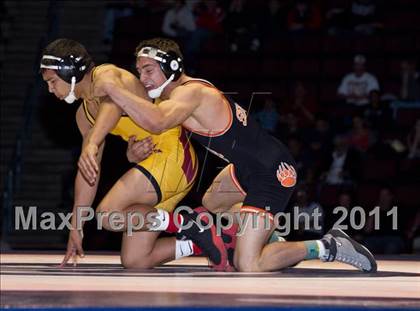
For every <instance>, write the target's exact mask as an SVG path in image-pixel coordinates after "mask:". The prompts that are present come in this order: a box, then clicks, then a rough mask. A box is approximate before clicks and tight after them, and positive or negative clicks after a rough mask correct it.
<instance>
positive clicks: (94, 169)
mask: <svg viewBox="0 0 420 311" xmlns="http://www.w3.org/2000/svg"><path fill="white" fill-rule="evenodd" d="M97 155H98V146H97V145H95V144H86V145H85V146H84V147H83V150H82V152H81V154H80V157H79V162H78V163H77V164H78V167H79V170H80V171H81V173H82V175H83V177H85V179H86V181H87V182H88V183H89V184H90V185H91V186H92V185H94V184H95V182H96V178H97V177H98V172H99V165H98V163H97V160H96V157H97Z"/></svg>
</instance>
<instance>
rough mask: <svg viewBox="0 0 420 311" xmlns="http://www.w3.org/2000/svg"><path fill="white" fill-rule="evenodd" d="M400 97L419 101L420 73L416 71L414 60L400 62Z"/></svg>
mask: <svg viewBox="0 0 420 311" xmlns="http://www.w3.org/2000/svg"><path fill="white" fill-rule="evenodd" d="M401 99H402V100H406V101H420V73H419V72H418V71H416V64H415V63H414V62H410V61H403V62H402V63H401Z"/></svg>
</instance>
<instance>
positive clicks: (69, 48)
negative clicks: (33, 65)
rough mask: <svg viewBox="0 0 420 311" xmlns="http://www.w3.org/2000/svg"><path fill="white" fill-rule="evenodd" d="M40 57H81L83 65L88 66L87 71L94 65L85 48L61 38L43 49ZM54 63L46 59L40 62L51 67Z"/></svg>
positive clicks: (75, 42) (73, 41)
mask: <svg viewBox="0 0 420 311" xmlns="http://www.w3.org/2000/svg"><path fill="white" fill-rule="evenodd" d="M42 55H52V56H56V57H60V58H65V57H68V56H70V55H73V56H74V57H82V59H83V60H84V63H85V64H86V65H87V66H88V69H87V71H89V70H90V69H92V68H93V66H94V65H95V64H94V63H93V60H92V57H91V56H90V55H89V53H88V51H87V50H86V48H85V47H84V46H83V45H82V44H81V43H79V42H77V41H75V40H71V39H65V38H61V39H57V40H55V41H53V42H51V43H50V44H48V45H47V46H46V47H45V48H44V50H43V51H42ZM55 62H56V61H55V60H48V59H45V60H43V61H42V63H43V64H45V65H52V64H54V63H55Z"/></svg>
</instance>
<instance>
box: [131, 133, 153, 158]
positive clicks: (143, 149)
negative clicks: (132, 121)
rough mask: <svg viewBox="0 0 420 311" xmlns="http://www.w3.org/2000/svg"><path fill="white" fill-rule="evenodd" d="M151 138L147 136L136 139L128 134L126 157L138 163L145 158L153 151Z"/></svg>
mask: <svg viewBox="0 0 420 311" xmlns="http://www.w3.org/2000/svg"><path fill="white" fill-rule="evenodd" d="M153 148H154V145H153V140H152V137H151V136H148V137H146V138H144V139H142V140H137V139H136V136H134V135H133V136H130V138H129V139H128V146H127V159H128V161H130V162H131V163H139V162H141V161H143V160H145V159H147V158H148V157H149V156H150V155H151V154H152V153H153Z"/></svg>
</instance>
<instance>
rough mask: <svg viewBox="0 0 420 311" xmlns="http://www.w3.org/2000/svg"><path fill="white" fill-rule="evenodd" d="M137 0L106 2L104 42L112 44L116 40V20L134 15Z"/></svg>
mask: <svg viewBox="0 0 420 311" xmlns="http://www.w3.org/2000/svg"><path fill="white" fill-rule="evenodd" d="M135 6H136V1H135V0H125V1H110V2H108V3H107V4H106V9H105V18H104V38H103V40H104V43H106V44H112V42H113V40H114V28H115V21H116V20H117V19H119V18H122V17H128V16H133V15H134V7H135Z"/></svg>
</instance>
